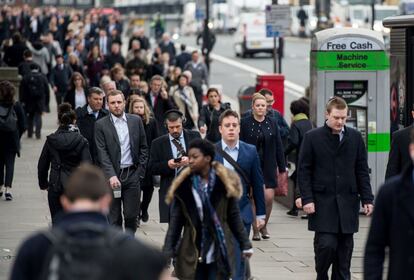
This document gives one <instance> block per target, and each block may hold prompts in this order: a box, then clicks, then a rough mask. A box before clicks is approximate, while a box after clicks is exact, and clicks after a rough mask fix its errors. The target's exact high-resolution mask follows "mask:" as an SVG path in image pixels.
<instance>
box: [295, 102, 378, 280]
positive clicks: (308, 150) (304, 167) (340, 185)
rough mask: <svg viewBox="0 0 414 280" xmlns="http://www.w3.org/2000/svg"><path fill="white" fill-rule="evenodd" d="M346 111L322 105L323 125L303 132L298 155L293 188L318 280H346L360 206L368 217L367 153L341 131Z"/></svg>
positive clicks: (356, 136) (349, 132)
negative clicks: (309, 238) (297, 191)
mask: <svg viewBox="0 0 414 280" xmlns="http://www.w3.org/2000/svg"><path fill="white" fill-rule="evenodd" d="M347 116H348V106H347V104H346V102H345V100H343V99H342V98H340V97H334V98H332V99H331V100H329V102H328V103H327V105H326V123H325V125H324V126H323V127H319V128H316V129H313V130H310V131H308V132H307V133H306V134H305V137H304V139H303V142H302V147H301V151H300V155H299V167H298V171H297V172H298V175H297V176H298V177H297V182H298V185H299V188H300V194H301V198H302V204H303V210H304V211H305V212H306V214H308V216H309V224H308V228H309V230H311V231H315V238H314V251H315V268H316V272H317V278H316V279H317V280H328V279H329V278H328V270H329V267H330V266H331V265H332V279H337V280H347V279H351V274H350V266H351V258H352V250H353V247H354V239H353V234H354V233H355V232H358V227H359V210H360V201H361V202H362V206H363V209H364V213H365V214H366V215H367V216H369V215H371V213H372V211H373V205H372V203H373V200H374V197H373V195H372V190H371V184H370V177H369V171H368V162H367V150H366V148H365V145H364V141H363V139H362V136H361V134H360V133H359V132H358V131H357V130H355V129H353V128H350V127H347V126H345V123H346V118H347Z"/></svg>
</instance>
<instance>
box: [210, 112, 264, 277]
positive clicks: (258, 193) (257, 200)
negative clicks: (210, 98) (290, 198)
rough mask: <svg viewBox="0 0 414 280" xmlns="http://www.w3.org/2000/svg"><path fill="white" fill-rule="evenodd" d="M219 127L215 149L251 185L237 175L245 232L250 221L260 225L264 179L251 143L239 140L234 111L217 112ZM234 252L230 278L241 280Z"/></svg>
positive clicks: (241, 267)
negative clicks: (240, 191) (241, 186)
mask: <svg viewBox="0 0 414 280" xmlns="http://www.w3.org/2000/svg"><path fill="white" fill-rule="evenodd" d="M219 130H220V134H221V139H222V140H221V141H220V142H218V143H217V144H216V149H217V150H223V151H224V152H225V153H227V154H228V155H230V156H231V157H232V158H233V160H235V161H236V162H237V164H238V165H239V166H240V168H241V169H242V170H243V172H244V174H245V176H247V178H248V180H249V181H250V182H249V183H250V184H251V186H249V185H248V183H247V182H246V181H245V180H244V176H243V175H242V174H239V176H240V179H241V181H242V183H243V194H242V197H241V198H240V200H239V207H240V213H241V217H242V220H243V223H244V226H245V228H246V232H247V234H248V235H249V234H250V229H251V226H252V223H253V221H254V220H256V226H257V228H259V229H260V228H262V227H263V226H264V224H265V218H266V205H265V198H264V182H263V174H262V170H261V168H260V160H259V155H258V154H257V150H256V147H255V146H253V145H250V144H247V143H245V142H243V141H240V140H239V134H240V119H239V115H238V114H237V113H236V112H235V111H232V110H226V111H224V112H223V113H222V114H221V115H220V118H219ZM215 160H216V161H218V162H221V163H223V164H224V166H225V167H227V168H229V169H231V170H234V171H236V172H238V171H237V170H236V169H235V168H234V167H233V165H232V164H231V163H229V162H228V161H227V160H226V159H224V158H223V156H222V155H221V154H220V153H216V158H215ZM250 188H251V190H250ZM251 192H252V193H251ZM249 195H252V196H253V198H254V204H255V205H254V206H255V210H256V213H253V205H252V203H251V200H250V198H249ZM254 216H255V218H254ZM235 254H236V256H235V257H236V260H237V261H236V263H237V275H236V276H235V277H234V278H233V279H244V277H243V276H244V271H245V269H244V263H243V262H242V259H241V251H240V249H239V250H235Z"/></svg>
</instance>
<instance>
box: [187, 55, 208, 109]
mask: <svg viewBox="0 0 414 280" xmlns="http://www.w3.org/2000/svg"><path fill="white" fill-rule="evenodd" d="M183 70H184V71H186V70H187V71H190V72H191V79H190V86H191V87H192V88H193V90H194V94H195V96H196V98H197V102H198V107H199V108H201V107H202V106H203V86H206V87H208V80H209V74H208V69H207V66H206V64H205V63H204V62H202V61H200V56H199V53H198V51H197V50H195V51H193V52H192V53H191V61H189V62H187V64H186V65H185V66H184V69H183Z"/></svg>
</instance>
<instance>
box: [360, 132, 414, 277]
mask: <svg viewBox="0 0 414 280" xmlns="http://www.w3.org/2000/svg"><path fill="white" fill-rule="evenodd" d="M410 136H411V137H410V138H411V141H410V143H409V148H408V149H409V150H408V152H407V153H408V154H409V156H410V163H409V164H408V165H406V166H405V168H404V170H403V172H402V173H400V175H399V176H395V177H393V178H391V179H390V180H388V181H387V182H385V184H384V185H383V186H382V187H381V188H380V190H379V192H378V195H377V198H376V200H375V211H374V215H373V217H372V221H371V228H370V231H369V235H368V240H367V244H366V247H365V258H364V279H365V280H382V279H384V277H383V270H384V269H383V267H384V260H385V251H386V248H388V251H389V252H390V254H389V258H388V277H387V279H398V280H409V279H412V278H413V275H414V266H413V264H414V250H413V248H414V208H413V205H412V204H413V199H414V183H413V171H414V165H413V160H414V134H413V132H411V135H410Z"/></svg>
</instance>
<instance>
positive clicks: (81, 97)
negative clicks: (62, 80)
mask: <svg viewBox="0 0 414 280" xmlns="http://www.w3.org/2000/svg"><path fill="white" fill-rule="evenodd" d="M64 101H65V102H67V103H69V104H70V105H71V106H72V108H74V109H75V110H76V109H78V108H82V107H83V106H85V105H86V104H87V103H88V89H87V87H86V81H85V78H84V77H83V76H82V74H81V73H79V72H74V73H73V74H72V77H71V78H70V82H69V89H68V91H67V92H66V93H65V97H64Z"/></svg>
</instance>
